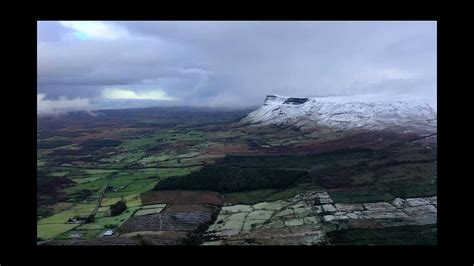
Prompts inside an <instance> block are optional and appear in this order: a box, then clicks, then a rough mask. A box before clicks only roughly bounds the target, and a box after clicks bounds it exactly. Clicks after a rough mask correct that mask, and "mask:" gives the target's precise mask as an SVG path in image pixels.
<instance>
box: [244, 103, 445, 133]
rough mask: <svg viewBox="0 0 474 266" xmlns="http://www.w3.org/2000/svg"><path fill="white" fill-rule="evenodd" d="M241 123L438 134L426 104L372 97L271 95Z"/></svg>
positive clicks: (434, 114)
mask: <svg viewBox="0 0 474 266" xmlns="http://www.w3.org/2000/svg"><path fill="white" fill-rule="evenodd" d="M241 123H244V124H250V125H253V126H259V125H278V126H295V127H297V128H303V129H307V128H312V127H317V126H326V127H329V128H332V129H335V130H350V129H351V130H352V129H368V130H382V129H386V128H392V127H397V128H403V129H404V130H407V131H409V132H413V131H428V132H433V131H436V126H437V113H436V111H435V110H434V109H433V108H432V107H431V106H430V105H429V104H427V103H424V104H423V103H420V102H416V101H401V100H387V99H377V98H373V97H371V96H330V97H287V96H281V95H275V94H271V95H268V96H267V97H266V99H265V101H264V103H263V105H262V106H261V107H260V108H258V109H257V110H255V111H253V112H251V113H250V114H248V115H247V116H246V117H245V118H243V119H242V120H241Z"/></svg>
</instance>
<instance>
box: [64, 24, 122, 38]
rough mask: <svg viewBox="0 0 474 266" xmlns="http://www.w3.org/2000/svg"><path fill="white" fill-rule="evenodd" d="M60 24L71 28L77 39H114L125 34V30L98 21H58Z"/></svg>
mask: <svg viewBox="0 0 474 266" xmlns="http://www.w3.org/2000/svg"><path fill="white" fill-rule="evenodd" d="M59 23H61V25H62V26H64V27H67V28H70V29H73V30H74V31H75V36H76V37H77V38H79V39H91V38H97V39H109V40H116V39H118V38H120V37H123V36H125V35H126V32H125V31H123V30H121V29H119V28H117V27H114V26H112V25H110V24H106V23H104V22H99V21H60V22H59Z"/></svg>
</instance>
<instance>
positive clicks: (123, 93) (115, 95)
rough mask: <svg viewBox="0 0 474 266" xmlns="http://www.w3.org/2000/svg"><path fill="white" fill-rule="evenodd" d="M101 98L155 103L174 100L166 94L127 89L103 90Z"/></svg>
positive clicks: (157, 91)
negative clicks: (152, 101) (153, 101)
mask: <svg viewBox="0 0 474 266" xmlns="http://www.w3.org/2000/svg"><path fill="white" fill-rule="evenodd" d="M102 97H104V98H106V99H134V100H156V101H171V100H176V99H175V98H173V97H170V96H168V95H167V94H166V92H164V91H162V90H159V89H155V90H150V91H143V92H135V91H133V90H129V89H114V88H109V89H104V90H103V91H102Z"/></svg>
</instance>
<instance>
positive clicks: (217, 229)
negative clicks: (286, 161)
mask: <svg viewBox="0 0 474 266" xmlns="http://www.w3.org/2000/svg"><path fill="white" fill-rule="evenodd" d="M436 223H437V196H434V197H427V198H407V199H401V198H396V199H395V200H393V201H392V202H371V203H360V204H334V203H333V201H332V199H331V197H330V196H329V195H328V194H327V193H326V192H322V191H308V192H306V193H303V194H299V195H297V196H295V197H294V198H292V199H289V200H285V201H283V200H279V201H274V202H261V203H258V204H254V205H232V206H224V207H222V209H221V211H220V213H219V215H218V217H217V219H216V221H215V222H214V223H213V224H212V225H211V226H210V227H209V228H208V230H207V232H206V235H205V238H206V241H205V242H204V243H203V245H243V244H257V245H258V244H260V245H262V244H263V245H315V244H317V245H327V244H331V241H330V238H329V237H328V234H330V233H332V232H336V231H341V230H354V229H358V228H362V229H367V228H373V229H374V230H375V229H376V228H388V227H394V228H395V227H398V228H401V227H403V226H423V225H436Z"/></svg>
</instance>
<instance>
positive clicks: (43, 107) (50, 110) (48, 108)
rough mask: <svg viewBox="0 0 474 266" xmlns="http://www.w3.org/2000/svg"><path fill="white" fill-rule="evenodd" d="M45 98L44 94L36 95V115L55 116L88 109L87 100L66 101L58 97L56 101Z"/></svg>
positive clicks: (88, 103)
mask: <svg viewBox="0 0 474 266" xmlns="http://www.w3.org/2000/svg"><path fill="white" fill-rule="evenodd" d="M45 97H46V95H45V94H38V95H37V98H36V99H37V114H38V115H49V114H52V115H57V114H62V113H66V112H70V111H78V110H85V109H88V108H89V107H90V102H89V99H88V98H75V99H67V98H65V97H60V98H59V99H57V100H46V99H45Z"/></svg>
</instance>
